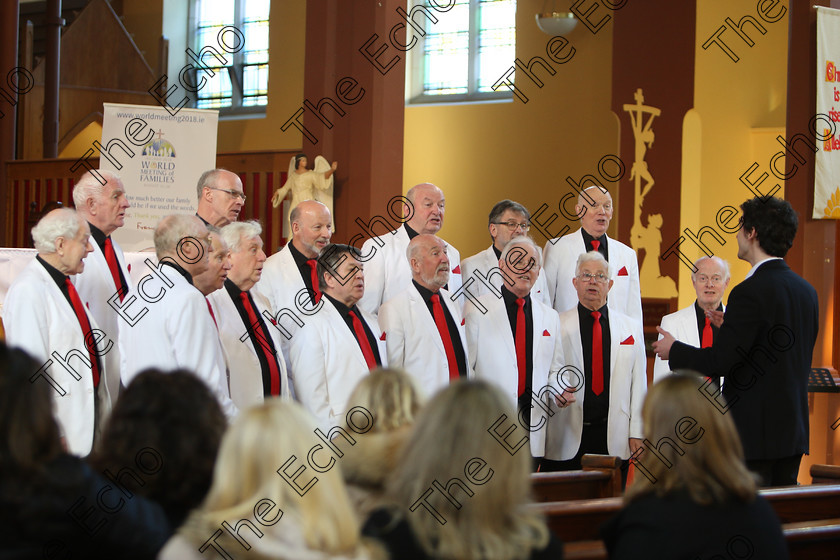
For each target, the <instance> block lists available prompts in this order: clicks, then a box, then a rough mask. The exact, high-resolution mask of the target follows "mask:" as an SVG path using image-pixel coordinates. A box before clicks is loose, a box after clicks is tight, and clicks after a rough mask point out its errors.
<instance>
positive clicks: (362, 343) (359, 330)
mask: <svg viewBox="0 0 840 560" xmlns="http://www.w3.org/2000/svg"><path fill="white" fill-rule="evenodd" d="M350 318H351V319H353V332H355V333H356V340H358V341H359V347H360V348H361V349H362V355H363V356H364V357H365V362H367V366H368V369H374V368H375V367H377V366H378V365H379V364H377V363H376V357H375V356H374V355H373V348H371V347H370V341H368V337H367V333H366V332H365V328H364V327H363V326H362V322H361V321H360V320H359V317H358V316H357V315H356V314H355V313H354V312H353V311H350Z"/></svg>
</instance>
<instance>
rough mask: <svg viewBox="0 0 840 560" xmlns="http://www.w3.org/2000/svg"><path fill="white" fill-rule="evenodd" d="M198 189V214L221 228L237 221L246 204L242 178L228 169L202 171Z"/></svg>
mask: <svg viewBox="0 0 840 560" xmlns="http://www.w3.org/2000/svg"><path fill="white" fill-rule="evenodd" d="M196 191H197V194H198V215H199V216H201V217H202V218H204V219H205V220H206V221H207V222H208V223H210V224H211V225H214V226H216V227H219V228H221V227H224V226H226V225H228V224H229V223H231V222H235V221H236V220H237V218H239V212H240V211H241V210H242V206H244V205H245V194H244V192H243V190H242V180H241V179H240V178H239V175H237V174H236V173H231V172H230V171H228V170H227V169H211V170H209V171H205V172H204V173H202V174H201V177H200V178H199V179H198V185H197V186H196Z"/></svg>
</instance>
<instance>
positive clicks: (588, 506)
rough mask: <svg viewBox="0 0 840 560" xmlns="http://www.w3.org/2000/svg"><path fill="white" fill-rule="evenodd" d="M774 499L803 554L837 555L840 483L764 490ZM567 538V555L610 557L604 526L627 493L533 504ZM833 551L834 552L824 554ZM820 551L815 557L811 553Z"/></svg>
mask: <svg viewBox="0 0 840 560" xmlns="http://www.w3.org/2000/svg"><path fill="white" fill-rule="evenodd" d="M759 492H760V493H761V495H762V496H763V497H764V498H765V499H766V500H767V501H768V502H770V505H772V506H773V509H774V510H775V512H776V515H777V516H778V517H779V521H781V523H782V527H783V529H784V531H785V538H786V539H787V540H788V543H789V546H790V548H791V551H792V554H793V552H796V554H797V556H796V557H799V558H822V557H828V558H835V557H836V554H837V550H838V548H840V540H838V539H840V485H816V486H789V487H781V488H765V489H762V490H760V491H759ZM531 507H533V508H535V509H537V510H538V511H541V512H542V513H543V514H544V515H545V516H546V520H547V522H548V526H549V528H550V529H551V530H552V531H554V534H556V535H557V536H558V537H559V538H560V539H561V540H562V541H564V542H565V543H566V549H567V551H566V555H565V557H566V558H606V551H605V550H604V547H603V543H602V542H601V541H600V540H599V534H598V529H599V528H600V527H601V525H602V524H603V523H604V522H606V521H607V520H608V519H609V518H610V517H612V516H613V515H615V513H617V512H618V511H619V510H620V509H621V507H622V499H621V498H601V499H592V500H575V501H567V502H550V503H538V504H533V505H532V506H531ZM821 551H830V552H831V554H833V556H831V555H829V556H820V555H819V554H822V552H821ZM809 554H814V556H808V555H809Z"/></svg>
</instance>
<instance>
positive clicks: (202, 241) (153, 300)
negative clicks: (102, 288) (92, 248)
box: [120, 215, 238, 418]
mask: <svg viewBox="0 0 840 560" xmlns="http://www.w3.org/2000/svg"><path fill="white" fill-rule="evenodd" d="M154 242H155V251H156V253H157V257H158V262H159V263H160V264H159V265H158V267H157V268H154V269H152V270H151V271H150V272H149V274H148V275H147V276H145V277H144V278H142V279H141V280H140V281H139V282H138V283H137V286H136V287H135V288H134V290H132V291H131V292H129V295H128V297H126V300H125V302H123V304H124V305H123V307H122V308H121V310H120V317H121V318H122V319H123V320H124V321H125V322H126V324H127V326H125V325H123V326H122V330H123V333H125V334H124V335H123V336H121V338H120V343H121V344H122V346H123V371H124V372H125V375H126V377H125V378H124V379H123V384H124V385H128V384H129V383H130V382H131V380H132V379H133V378H134V377H135V376H136V375H137V374H138V373H140V372H141V371H143V370H144V369H147V368H152V367H153V368H158V369H161V370H164V371H167V370H173V369H179V368H182V369H186V370H188V371H192V372H194V373H195V374H196V375H197V376H198V377H199V378H200V379H202V380H203V381H204V382H205V383H207V386H208V387H209V388H210V390H211V391H212V392H213V394H214V395H215V396H216V398H217V399H218V400H219V404H220V405H221V407H222V410H223V411H224V412H225V414H226V415H227V416H228V418H233V417H234V416H236V414H237V412H238V411H237V408H236V405H234V404H233V401H232V400H231V399H230V388H229V386H228V379H227V373H226V366H225V358H224V352H223V350H222V344H221V342H220V341H219V335H218V332H217V330H216V325H215V324H214V321H213V317H212V315H211V312H210V309H209V306H208V303H207V300H206V299H205V298H204V295H203V294H202V293H201V292H200V291H199V290H198V289H197V288H196V287H195V286H194V285H193V276H197V275H200V274H201V273H203V272H204V271H206V270H207V267H208V266H209V253H210V249H211V245H210V240H209V232H208V231H207V228H206V227H205V225H204V224H203V223H202V222H201V220H199V219H198V218H197V217H195V216H186V215H172V216H166V217H165V218H163V219H162V220H161V221H160V222H159V223H158V226H157V228H155V234H154ZM126 334H127V336H126Z"/></svg>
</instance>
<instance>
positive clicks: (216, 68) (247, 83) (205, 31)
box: [192, 0, 271, 109]
mask: <svg viewBox="0 0 840 560" xmlns="http://www.w3.org/2000/svg"><path fill="white" fill-rule="evenodd" d="M270 5H271V1H270V0H196V2H195V34H194V40H193V47H192V48H193V50H194V51H195V52H196V53H199V52H201V49H202V48H205V47H207V46H210V47H212V48H214V49H216V50H217V52H219V53H220V54H221V55H222V58H224V59H225V60H226V64H223V63H222V62H221V61H220V60H219V59H218V58H216V57H215V56H212V55H211V54H207V55H205V56H203V57H202V62H203V64H204V65H205V66H207V67H208V68H209V69H211V70H212V71H213V73H214V75H213V76H210V75H209V73H208V72H204V71H202V72H200V73H199V74H198V75H197V76H196V81H197V83H199V84H200V83H201V77H204V78H205V79H206V82H205V83H204V85H203V86H201V87H200V89H199V90H198V93H197V96H198V100H197V102H196V107H198V108H199V109H208V108H218V109H224V108H235V107H256V106H261V105H262V106H265V105H268V16H269V9H270ZM226 26H233V27H235V28H236V29H237V30H238V31H239V32H240V33H238V34H234V33H232V32H231V31H228V32H227V33H225V34H224V35H223V36H222V38H220V36H219V32H220V31H221V30H222V29H223V28H224V27H226ZM241 37H244V42H245V44H244V46H243V47H242V48H241V49H239V50H238V51H237V52H227V51H225V50H224V49H223V48H222V47H223V45H220V44H219V42H220V40H224V41H225V42H226V46H227V47H228V50H231V51H232V50H234V46H235V45H237V41H238V40H239V38H241Z"/></svg>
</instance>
